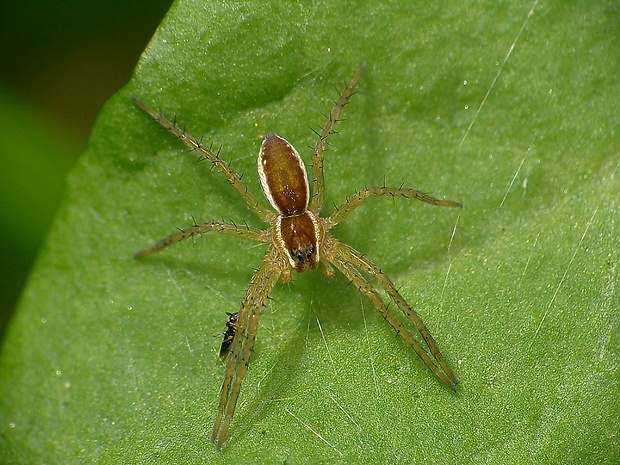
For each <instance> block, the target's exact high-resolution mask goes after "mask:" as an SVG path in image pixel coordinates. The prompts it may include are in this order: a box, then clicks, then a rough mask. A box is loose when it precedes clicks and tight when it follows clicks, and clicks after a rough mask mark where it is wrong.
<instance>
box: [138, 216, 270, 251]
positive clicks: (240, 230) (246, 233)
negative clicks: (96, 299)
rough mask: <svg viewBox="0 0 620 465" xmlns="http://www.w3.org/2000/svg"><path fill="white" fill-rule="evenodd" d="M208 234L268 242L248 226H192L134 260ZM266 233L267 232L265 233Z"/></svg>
mask: <svg viewBox="0 0 620 465" xmlns="http://www.w3.org/2000/svg"><path fill="white" fill-rule="evenodd" d="M208 232H218V233H222V234H229V235H231V236H236V237H242V238H244V239H251V240H253V241H257V242H269V238H268V237H267V236H266V234H265V233H266V232H265V231H263V230H262V229H258V228H252V227H250V226H245V225H244V226H237V225H235V224H228V223H214V222H209V223H204V224H199V225H196V226H192V227H190V228H186V229H180V230H179V231H177V232H175V233H173V234H170V235H169V236H168V237H166V238H165V239H162V240H161V241H160V242H158V243H157V244H155V245H154V246H153V247H149V248H148V249H144V250H140V251H139V252H136V253H135V254H134V257H135V258H140V257H146V256H147V255H151V254H153V253H155V252H159V251H160V250H162V249H165V248H166V247H168V246H169V245H172V244H176V243H177V242H180V241H182V240H183V239H187V238H188V237H192V236H194V235H196V234H205V233H208ZM267 232H268V231H267Z"/></svg>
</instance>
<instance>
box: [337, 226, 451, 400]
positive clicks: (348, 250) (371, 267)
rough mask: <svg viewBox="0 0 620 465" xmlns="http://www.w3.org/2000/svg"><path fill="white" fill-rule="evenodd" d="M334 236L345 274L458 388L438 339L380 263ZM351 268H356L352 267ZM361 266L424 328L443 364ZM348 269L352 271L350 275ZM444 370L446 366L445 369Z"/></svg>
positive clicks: (447, 381)
mask: <svg viewBox="0 0 620 465" xmlns="http://www.w3.org/2000/svg"><path fill="white" fill-rule="evenodd" d="M330 240H333V241H335V247H334V248H333V255H334V258H335V260H336V263H334V264H335V265H336V266H337V267H338V265H340V267H342V268H341V271H343V274H344V275H345V276H347V277H348V278H349V279H351V281H353V283H354V284H355V285H356V286H357V287H358V288H359V289H360V290H361V291H363V292H364V293H365V294H366V295H367V296H368V297H369V298H370V300H371V301H372V302H373V304H374V305H375V307H377V310H379V313H381V315H382V316H383V317H384V318H385V319H386V320H387V321H388V323H390V324H391V325H392V327H393V328H394V329H395V330H396V332H397V333H398V334H400V335H401V336H402V337H403V339H405V340H406V341H407V343H409V345H410V346H411V347H412V348H413V350H415V352H416V353H417V354H418V356H419V357H420V358H421V359H422V360H423V361H424V363H425V365H426V366H427V367H428V368H430V369H431V371H432V372H433V373H435V375H437V377H438V378H439V379H441V381H442V382H443V383H444V384H445V385H446V386H448V387H449V388H450V389H452V390H456V385H457V384H458V380H457V378H456V376H454V373H453V372H452V370H451V369H450V367H449V366H448V364H447V363H446V362H445V361H444V359H443V357H442V356H441V353H440V352H439V348H438V347H437V343H436V342H435V340H434V339H433V337H432V336H431V334H430V332H429V331H428V329H427V328H426V325H425V324H424V322H423V321H422V319H421V318H420V316H419V315H418V314H417V313H416V312H415V310H413V309H412V308H411V307H410V306H409V304H408V303H407V302H406V301H405V299H404V298H403V296H401V295H400V293H399V292H398V290H397V289H396V286H394V283H393V282H392V281H391V280H390V278H388V277H387V275H386V274H385V273H384V272H383V271H381V269H380V268H379V267H378V266H376V265H375V264H374V263H372V262H371V261H370V260H368V259H367V258H366V257H365V256H363V255H362V254H361V253H360V252H358V251H357V250H355V249H354V248H353V247H351V246H348V245H346V244H343V243H341V242H338V241H336V240H335V239H334V238H333V237H330ZM351 268H354V269H353V270H352V269H351ZM358 270H360V271H363V272H364V273H366V274H368V275H369V276H372V277H374V278H376V279H377V280H378V281H379V283H380V284H381V286H382V287H383V289H385V291H386V292H387V293H388V295H389V296H390V298H391V299H392V300H393V301H394V302H395V303H396V305H397V306H398V308H400V309H401V310H402V312H403V313H404V314H405V315H406V316H407V317H408V318H409V320H410V321H411V322H412V323H413V324H414V325H415V327H416V328H417V330H418V331H419V332H420V334H421V335H422V338H423V339H424V342H426V345H427V346H428V348H429V349H430V351H431V354H432V356H433V357H434V358H435V360H436V361H437V363H438V364H439V366H437V364H436V363H435V362H434V361H433V360H432V359H431V358H430V356H429V354H428V352H427V351H426V350H425V349H424V348H423V347H422V346H421V345H420V344H419V343H418V342H417V341H416V340H415V339H414V338H413V336H412V335H411V333H410V332H409V331H408V330H407V329H406V328H404V327H403V325H402V324H401V323H400V321H399V320H398V319H397V318H396V316H395V315H394V314H393V313H392V312H391V311H390V310H389V309H388V308H387V306H386V305H385V304H384V303H383V301H382V300H381V297H379V294H377V292H376V291H375V290H374V289H373V288H372V287H371V286H370V284H369V283H368V281H367V280H366V279H365V278H364V277H363V276H362V275H361V274H360V273H359V272H358ZM347 273H349V275H350V276H349V275H348V274H347ZM440 368H441V369H440ZM441 370H443V372H442V371H441ZM444 373H445V374H444Z"/></svg>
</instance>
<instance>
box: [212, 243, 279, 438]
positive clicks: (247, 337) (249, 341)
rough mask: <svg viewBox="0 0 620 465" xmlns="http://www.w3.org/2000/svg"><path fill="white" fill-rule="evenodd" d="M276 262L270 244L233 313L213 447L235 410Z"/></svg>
mask: <svg viewBox="0 0 620 465" xmlns="http://www.w3.org/2000/svg"><path fill="white" fill-rule="evenodd" d="M276 262H277V258H276V250H275V249H274V247H270V248H269V250H268V251H267V255H266V256H265V258H264V259H263V261H262V262H261V264H260V265H259V267H258V268H257V269H256V271H255V272H254V276H252V280H251V281H250V285H249V286H248V289H247V291H246V293H245V298H244V299H243V303H242V305H241V310H239V314H238V315H237V332H236V334H235V337H234V339H233V341H232V346H231V349H230V356H229V357H228V362H227V364H226V374H225V375H224V382H223V383H222V390H221V392H220V402H219V406H218V409H217V417H216V418H215V424H214V425H213V433H212V434H211V441H212V442H215V441H216V440H217V445H216V448H217V450H220V449H221V448H222V445H223V444H224V441H225V440H226V433H227V432H228V427H229V425H230V422H231V420H232V417H233V415H234V413H235V407H236V406H237V400H238V398H239V392H240V391H241V382H242V381H243V377H244V376H245V373H246V371H247V368H248V363H249V361H250V355H251V353H252V348H253V347H254V342H255V340H256V333H257V331H258V319H259V318H260V316H261V314H262V313H263V309H264V308H265V304H266V302H267V299H268V298H269V294H270V293H271V291H272V289H273V287H274V286H275V284H276V282H277V281H278V278H279V277H280V274H281V272H280V270H279V268H276V269H274V264H275V263H276ZM222 420H223V421H222Z"/></svg>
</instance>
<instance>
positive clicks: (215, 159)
mask: <svg viewBox="0 0 620 465" xmlns="http://www.w3.org/2000/svg"><path fill="white" fill-rule="evenodd" d="M130 98H131V101H132V102H133V103H134V104H135V105H136V106H137V107H138V108H140V109H142V110H143V111H144V112H146V113H147V114H148V115H149V116H151V118H153V119H154V120H155V121H157V122H158V123H159V124H160V125H162V126H163V127H164V128H166V129H167V130H168V131H170V132H171V133H172V134H174V135H175V136H176V137H177V138H179V139H180V140H181V141H183V142H184V143H185V145H187V146H188V147H189V148H190V149H192V150H194V151H196V152H197V153H198V155H199V156H200V157H201V158H202V159H205V160H209V161H210V162H211V163H212V164H213V166H215V167H216V168H217V169H218V170H219V171H220V172H221V173H222V174H223V175H224V176H226V178H227V179H228V182H230V184H232V186H233V187H234V189H235V190H236V191H237V193H238V194H239V195H240V196H241V198H242V199H243V200H244V201H245V202H246V203H247V204H248V206H249V207H250V209H251V210H252V211H253V212H254V214H256V215H257V216H258V217H259V218H260V219H261V220H262V221H264V222H265V223H269V222H270V220H271V219H272V218H273V213H271V212H270V211H269V210H267V209H266V208H265V207H264V206H262V205H261V204H260V203H259V202H258V201H257V200H256V199H255V198H254V196H253V195H252V194H251V193H250V192H249V191H248V189H247V187H246V185H245V184H244V183H243V181H242V180H241V176H239V175H238V174H237V173H236V172H235V171H234V170H233V169H232V168H231V167H230V165H229V164H228V163H226V162H225V161H224V160H222V159H221V158H220V156H219V151H218V152H215V153H214V152H213V151H211V149H210V148H207V147H205V146H204V145H202V144H201V143H200V141H198V140H197V139H196V138H194V137H192V136H191V135H189V134H187V133H186V132H185V131H183V130H181V129H180V128H179V127H178V126H177V125H176V124H174V123H173V122H171V121H169V120H168V119H166V118H165V117H164V116H163V115H161V114H159V113H157V112H156V111H155V110H153V109H152V108H151V107H149V106H148V105H147V104H145V103H144V102H142V101H141V100H139V99H137V98H136V97H133V96H132V97H130Z"/></svg>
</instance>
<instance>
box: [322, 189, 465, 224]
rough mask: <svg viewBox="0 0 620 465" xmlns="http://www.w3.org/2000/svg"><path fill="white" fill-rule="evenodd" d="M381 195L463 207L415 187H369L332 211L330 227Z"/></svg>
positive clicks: (329, 220) (444, 205) (329, 221)
mask: <svg viewBox="0 0 620 465" xmlns="http://www.w3.org/2000/svg"><path fill="white" fill-rule="evenodd" d="M381 196H391V197H403V198H406V199H409V198H414V199H417V200H421V201H422V202H426V203H430V204H431V205H438V206H441V207H459V208H460V207H462V205H461V204H460V203H459V202H455V201H454V200H441V199H437V198H435V197H433V196H430V195H428V194H425V193H424V192H420V191H417V190H414V189H403V188H397V187H369V188H366V189H364V190H362V191H360V192H358V193H356V194H355V195H354V196H352V197H350V198H348V199H347V200H346V202H344V203H343V204H342V205H340V206H339V207H338V208H336V210H335V211H334V213H332V214H331V216H330V217H329V218H328V219H327V222H328V225H329V227H330V228H331V227H333V226H336V225H337V224H338V223H340V222H341V221H342V220H344V219H345V218H346V217H347V216H349V214H350V213H351V212H352V211H353V210H355V209H356V208H357V207H359V206H360V205H361V204H362V203H364V202H365V201H366V200H367V199H369V198H370V197H381Z"/></svg>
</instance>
